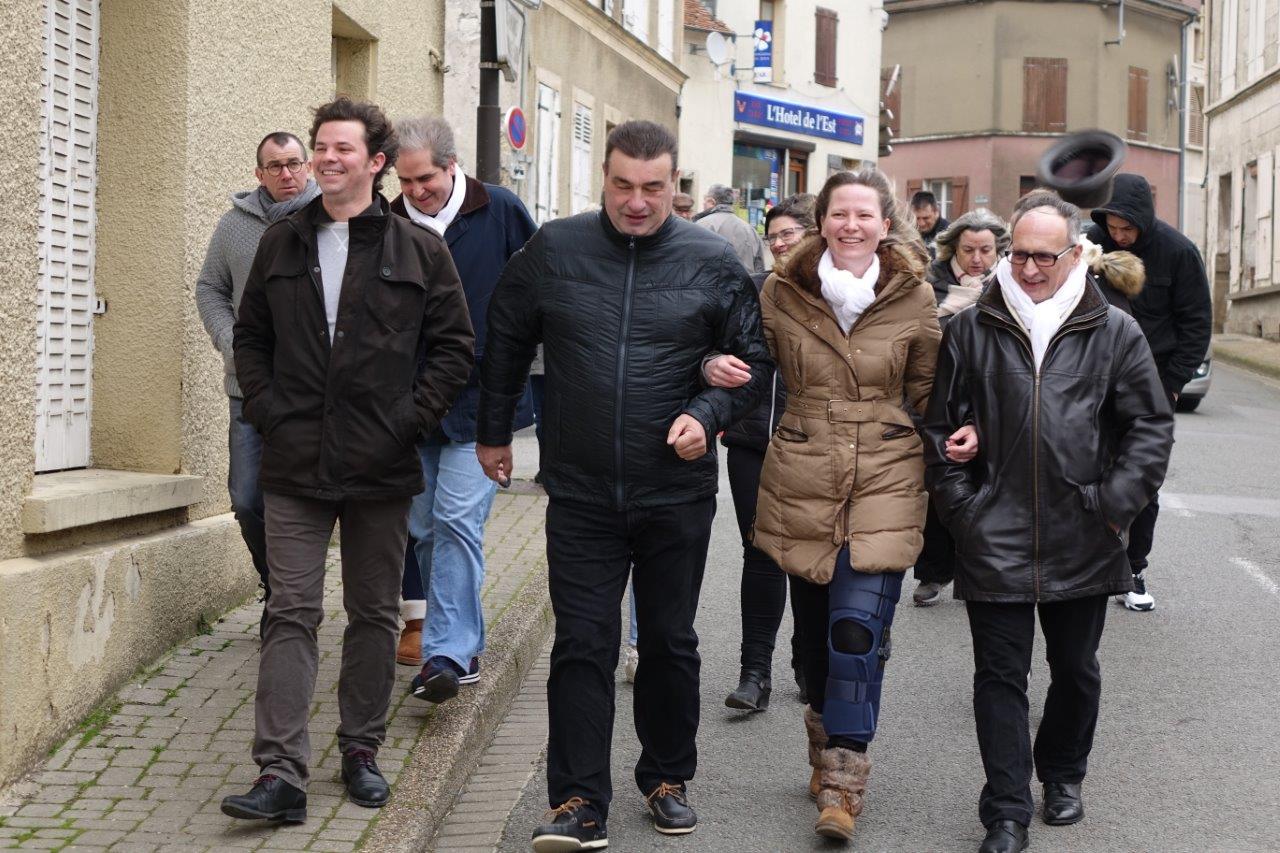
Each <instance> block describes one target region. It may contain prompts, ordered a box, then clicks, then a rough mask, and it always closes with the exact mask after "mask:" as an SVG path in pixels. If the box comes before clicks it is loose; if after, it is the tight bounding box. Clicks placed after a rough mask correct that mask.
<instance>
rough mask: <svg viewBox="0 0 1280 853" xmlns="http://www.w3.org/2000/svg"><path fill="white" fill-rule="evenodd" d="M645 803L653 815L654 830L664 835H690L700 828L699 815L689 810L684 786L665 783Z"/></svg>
mask: <svg viewBox="0 0 1280 853" xmlns="http://www.w3.org/2000/svg"><path fill="white" fill-rule="evenodd" d="M644 801H645V803H646V804H647V805H648V806H649V812H650V814H652V815H653V828H654V829H656V830H658V832H661V833H662V834H663V835H688V834H689V833H690V832H693V831H694V829H696V828H697V826H698V815H697V813H696V812H694V810H693V809H691V808H689V799H688V796H687V795H686V794H685V790H684V786H683V785H672V784H670V783H668V782H663V783H662V784H661V785H659V786H658V787H656V788H654V789H653V790H652V791H650V792H649V795H648V796H646V797H645V798H644Z"/></svg>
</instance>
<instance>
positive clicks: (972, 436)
mask: <svg viewBox="0 0 1280 853" xmlns="http://www.w3.org/2000/svg"><path fill="white" fill-rule="evenodd" d="M977 455H978V431H977V430H976V429H974V428H973V425H972V424H965V425H964V426H962V427H960V429H958V430H956V431H955V432H953V433H951V435H950V436H949V437H948V438H947V459H949V460H951V461H952V462H957V463H960V464H964V463H965V462H972V461H973V460H974V458H975V457H976V456H977Z"/></svg>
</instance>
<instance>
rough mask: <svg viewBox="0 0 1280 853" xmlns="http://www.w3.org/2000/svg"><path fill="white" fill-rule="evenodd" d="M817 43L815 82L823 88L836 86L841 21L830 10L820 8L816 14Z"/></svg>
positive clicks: (814, 70) (815, 51) (815, 50)
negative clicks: (837, 29)
mask: <svg viewBox="0 0 1280 853" xmlns="http://www.w3.org/2000/svg"><path fill="white" fill-rule="evenodd" d="M815 21H816V24H817V26H816V30H817V42H816V45H815V48H814V56H815V57H816V58H817V61H816V63H815V65H814V69H813V82H815V83H818V84H819V85H822V86H835V85H836V28H837V26H838V24H839V22H840V19H839V18H838V17H837V16H836V13H835V12H833V11H831V10H830V9H823V8H819V9H818V11H817V12H816V13H815Z"/></svg>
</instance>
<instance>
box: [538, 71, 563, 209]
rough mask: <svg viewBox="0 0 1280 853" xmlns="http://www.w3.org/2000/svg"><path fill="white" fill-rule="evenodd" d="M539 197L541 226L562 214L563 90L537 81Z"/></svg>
mask: <svg viewBox="0 0 1280 853" xmlns="http://www.w3.org/2000/svg"><path fill="white" fill-rule="evenodd" d="M535 144H536V145H537V146H538V156H537V170H538V186H537V197H536V198H535V200H534V212H533V218H534V219H535V220H536V221H537V222H538V224H539V225H541V224H542V223H543V222H546V221H547V220H548V219H555V218H556V217H557V216H559V215H560V205H559V203H558V201H557V195H558V184H559V180H560V162H559V161H560V93H559V92H558V91H556V90H555V89H553V88H551V87H550V86H548V85H547V84H545V83H539V84H538V136H537V139H536V142H535Z"/></svg>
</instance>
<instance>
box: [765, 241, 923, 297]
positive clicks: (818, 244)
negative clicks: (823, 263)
mask: <svg viewBox="0 0 1280 853" xmlns="http://www.w3.org/2000/svg"><path fill="white" fill-rule="evenodd" d="M824 251H826V244H825V243H824V242H823V240H822V238H821V237H818V236H816V235H815V236H812V237H808V238H806V240H805V242H804V243H802V244H801V245H800V246H798V247H796V249H795V250H793V251H792V252H791V254H790V255H789V256H788V257H787V261H786V262H785V263H783V264H779V265H778V266H777V267H776V269H775V272H776V273H777V275H778V277H779V278H780V279H783V280H784V281H787V282H790V283H791V284H792V285H793V286H795V287H796V288H797V289H798V290H801V291H803V292H805V293H808V294H809V295H810V296H814V297H817V298H818V299H822V279H820V278H818V261H819V259H821V257H822V253H823V252H824ZM876 257H878V258H879V259H880V280H879V282H877V283H876V295H877V296H883V295H887V294H886V293H885V288H887V287H890V286H892V285H893V284H894V283H895V281H899V282H902V281H905V280H904V279H903V278H902V277H901V276H900V275H899V274H904V275H906V276H910V278H912V279H923V278H924V273H925V265H926V264H928V262H929V256H928V255H927V254H926V253H925V251H924V247H923V246H921V245H919V244H918V243H916V242H914V241H910V242H908V241H902V240H899V239H897V238H895V237H894V236H893V235H892V234H891V235H890V236H888V237H886V238H885V239H884V240H881V241H880V247H879V248H878V249H877V250H876Z"/></svg>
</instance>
